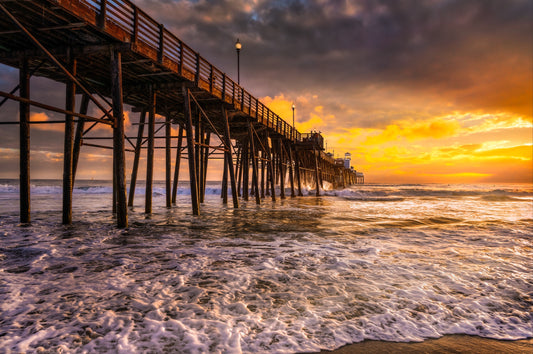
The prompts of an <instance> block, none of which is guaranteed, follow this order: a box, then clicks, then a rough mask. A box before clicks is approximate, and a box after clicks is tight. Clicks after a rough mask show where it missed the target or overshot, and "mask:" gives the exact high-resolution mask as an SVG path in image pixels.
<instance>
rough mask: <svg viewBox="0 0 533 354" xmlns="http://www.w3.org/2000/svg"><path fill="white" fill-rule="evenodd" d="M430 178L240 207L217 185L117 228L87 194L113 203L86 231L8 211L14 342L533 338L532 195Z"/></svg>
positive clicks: (211, 344)
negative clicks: (22, 223) (195, 201)
mask: <svg viewBox="0 0 533 354" xmlns="http://www.w3.org/2000/svg"><path fill="white" fill-rule="evenodd" d="M415 187H416V188H417V189H424V188H428V189H430V191H429V192H428V193H426V194H425V196H422V197H421V196H419V194H421V193H419V192H416V193H414V194H416V195H413V194H411V195H407V196H406V195H405V194H408V193H406V192H404V191H399V192H397V193H396V194H402V193H403V194H404V199H402V200H398V201H392V202H391V201H380V200H376V197H395V194H394V193H393V191H392V189H393V187H392V186H384V187H382V190H380V187H379V186H365V187H362V188H358V187H355V188H352V189H347V190H343V191H339V193H340V194H352V195H361V196H364V195H371V196H372V198H373V199H372V200H364V199H353V198H351V199H350V198H346V197H345V196H344V195H340V196H339V195H337V196H333V195H332V196H325V197H321V198H315V197H305V198H294V199H290V198H288V199H286V200H284V201H279V202H278V203H268V202H267V201H265V202H264V205H263V206H261V207H256V206H255V204H254V203H253V202H248V203H243V205H242V208H241V209H239V210H234V209H232V208H227V207H223V206H222V205H221V201H220V198H219V196H218V194H217V193H213V194H210V195H209V196H208V198H207V201H206V204H205V205H204V206H203V207H202V215H201V216H200V217H192V216H191V215H190V210H189V206H188V205H185V201H186V200H187V198H186V195H185V196H183V197H182V198H181V199H179V200H178V202H179V203H181V204H179V205H181V207H178V208H176V209H173V210H172V211H168V210H166V208H164V207H161V209H158V208H157V207H156V208H155V209H154V215H153V216H152V218H151V219H145V218H144V217H143V216H142V214H141V212H136V211H133V212H132V215H130V222H131V225H132V226H131V227H130V228H129V229H128V230H117V229H116V228H115V227H114V220H113V219H112V218H111V217H110V215H109V210H106V209H105V207H104V206H105V205H107V204H106V203H107V199H105V201H104V200H103V198H101V197H99V194H95V193H87V194H83V195H81V196H80V198H82V199H81V201H83V200H88V201H91V202H99V203H100V204H99V205H96V206H93V207H92V208H91V210H90V211H88V212H86V213H81V214H80V213H76V210H75V213H74V215H75V219H76V218H78V220H75V224H74V226H72V227H63V226H61V225H59V222H60V221H54V220H53V219H54V218H56V219H59V220H60V218H58V216H59V215H60V214H59V210H56V211H54V210H50V211H49V212H47V214H46V217H40V215H36V219H37V221H34V223H33V224H32V225H31V226H29V227H19V226H17V224H16V216H15V215H4V216H2V217H0V226H1V228H2V234H0V236H1V237H3V239H2V243H1V245H0V275H1V276H0V309H1V314H0V323H1V326H0V347H1V348H4V349H5V350H7V351H12V352H24V351H26V352H33V351H37V350H38V349H39V348H41V349H43V350H47V351H48V350H49V351H58V350H63V351H67V352H68V351H78V352H86V353H91V352H120V353H131V352H143V351H154V352H169V351H180V352H191V353H202V352H228V353H240V352H247V353H248V352H250V353H251V352H280V353H283V352H286V353H292V352H306V351H307V352H308V351H318V350H320V349H333V348H336V347H339V346H342V345H344V344H347V343H352V342H358V341H362V340H365V339H374V340H388V341H421V340H424V339H426V338H437V337H440V336H442V335H445V334H470V335H480V336H483V337H488V338H496V339H506V340H513V339H522V338H528V337H531V335H532V328H531V324H532V323H533V316H532V314H531V306H533V300H532V298H533V266H532V265H531V262H530V259H531V258H532V256H533V254H532V253H533V252H532V250H533V230H532V225H531V219H532V217H531V210H530V209H529V203H528V202H527V201H525V202H512V203H510V202H505V201H504V202H502V201H494V200H487V199H483V198H479V196H480V195H484V194H483V193H485V192H479V191H477V190H476V191H475V192H476V193H477V195H476V196H472V194H474V193H473V192H472V193H469V194H468V195H463V196H462V197H459V198H436V199H426V196H427V195H428V194H430V195H432V196H435V195H437V194H439V193H440V192H435V191H434V189H435V187H434V186H431V187H425V186H415ZM210 188H213V189H216V188H217V187H215V186H213V187H210ZM404 188H407V189H409V188H413V186H404ZM502 188H503V187H499V188H498V190H502ZM398 189H402V188H398ZM463 190H464V189H463ZM503 190H504V191H505V193H508V194H513V193H514V194H522V196H524V193H523V192H520V191H514V192H509V191H507V190H506V189H503ZM452 192H453V191H452ZM409 193H411V192H409ZM487 193H489V192H487ZM490 193H492V192H490ZM499 193H500V192H499ZM441 194H443V193H441ZM451 194H452V193H451ZM463 194H467V193H463ZM485 195H486V194H485ZM107 197H109V195H106V198H107ZM83 198H86V199H83ZM158 201H159V199H158V198H156V199H155V202H158ZM50 219H52V220H50Z"/></svg>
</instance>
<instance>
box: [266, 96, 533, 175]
mask: <svg viewBox="0 0 533 354" xmlns="http://www.w3.org/2000/svg"><path fill="white" fill-rule="evenodd" d="M263 102H265V103H266V104H267V105H268V106H269V107H270V108H271V109H272V110H273V111H275V112H277V113H278V114H280V116H282V117H283V118H284V119H285V120H286V121H288V122H290V119H291V117H292V110H291V107H292V104H293V102H294V104H295V105H296V107H297V112H298V114H297V115H296V127H297V129H298V130H299V131H300V132H303V133H305V132H308V131H310V130H312V129H314V130H320V131H322V132H323V134H324V137H325V139H326V141H327V143H328V150H329V151H330V152H334V153H335V156H337V157H340V156H343V155H344V153H345V152H350V153H351V154H352V165H354V167H355V168H356V170H360V171H362V172H364V173H365V175H366V176H367V181H369V182H376V183H377V182H385V183H395V182H411V183H416V182H420V183H424V182H429V183H431V182H436V183H441V182H443V183H474V182H491V181H494V182H496V181H507V182H526V183H527V182H533V180H532V168H533V164H532V161H533V156H532V155H533V147H532V132H533V123H532V121H531V118H530V117H526V116H522V115H517V114H512V113H507V112H497V113H493V114H490V113H486V112H457V111H454V112H450V113H447V114H444V115H440V116H422V117H420V116H418V117H413V116H409V115H407V114H406V116H405V117H403V118H401V119H393V120H390V123H388V124H385V125H383V126H379V125H377V126H374V127H366V128H365V127H358V126H357V122H354V123H352V125H353V126H350V122H349V121H346V120H344V121H343V120H342V118H340V117H338V116H336V115H333V114H328V112H327V111H326V109H325V108H324V105H322V104H321V103H320V98H319V97H317V96H316V95H305V96H301V97H296V98H294V99H291V98H289V97H288V96H286V95H284V94H280V95H277V96H275V97H274V98H271V97H265V98H264V99H263ZM391 115H392V114H391Z"/></svg>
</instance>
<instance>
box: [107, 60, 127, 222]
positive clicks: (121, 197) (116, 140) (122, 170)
mask: <svg viewBox="0 0 533 354" xmlns="http://www.w3.org/2000/svg"><path fill="white" fill-rule="evenodd" d="M111 96H112V98H113V117H115V122H114V127H113V161H114V172H115V176H116V191H117V194H116V196H117V204H116V207H117V227H120V228H124V227H128V207H127V202H126V154H125V151H124V106H123V103H122V57H121V53H120V52H119V51H117V50H115V51H113V53H112V54H111Z"/></svg>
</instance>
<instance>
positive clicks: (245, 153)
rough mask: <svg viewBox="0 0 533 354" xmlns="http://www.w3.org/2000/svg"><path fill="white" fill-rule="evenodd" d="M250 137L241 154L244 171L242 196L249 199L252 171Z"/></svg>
mask: <svg viewBox="0 0 533 354" xmlns="http://www.w3.org/2000/svg"><path fill="white" fill-rule="evenodd" d="M248 140H249V139H248V138H246V139H245V140H244V141H245V142H244V146H243V149H242V156H241V168H242V169H243V171H242V197H243V199H244V200H248V186H249V185H250V181H249V173H250V157H249V152H248V151H249V149H248V147H249V141H248Z"/></svg>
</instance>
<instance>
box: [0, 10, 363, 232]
mask: <svg viewBox="0 0 533 354" xmlns="http://www.w3.org/2000/svg"><path fill="white" fill-rule="evenodd" d="M0 13H1V14H2V17H3V18H4V20H3V21H1V22H0V63H2V64H5V65H9V66H12V67H15V68H18V69H19V72H20V82H19V85H18V87H16V88H14V89H13V90H11V92H7V91H3V90H2V91H0V96H2V97H4V101H2V103H4V102H5V100H7V99H11V100H15V101H18V102H19V104H20V119H19V121H17V122H6V121H0V123H2V124H18V125H19V126H20V152H21V154H20V182H21V183H20V185H21V188H20V193H21V222H23V223H27V222H29V221H30V220H31V218H30V191H29V180H30V166H29V154H30V125H31V124H33V122H32V121H30V114H29V113H30V106H36V107H39V108H41V109H44V110H50V111H54V112H57V113H61V114H64V117H65V118H64V120H61V121H60V123H61V124H64V125H65V142H64V171H63V223H66V224H68V223H70V222H71V220H72V215H71V214H72V212H71V209H72V185H73V181H74V178H75V174H76V169H77V166H78V163H82V161H80V160H79V153H80V149H81V148H82V147H83V146H93V147H102V148H109V149H112V150H113V161H114V162H113V172H114V173H113V175H114V178H113V179H114V189H115V192H114V193H113V195H114V203H113V209H114V212H116V213H117V224H118V226H119V227H125V226H127V224H128V220H127V215H128V213H127V205H128V204H129V205H132V204H133V198H134V195H133V192H134V190H135V188H134V187H135V184H136V180H137V171H138V167H139V159H140V154H141V151H144V150H145V151H146V154H147V175H146V189H147V190H146V200H145V211H146V212H147V213H150V212H151V209H152V202H151V200H152V184H153V165H154V149H155V140H156V136H155V134H156V125H157V123H156V114H157V115H160V116H162V117H164V122H163V124H161V126H160V127H158V129H163V128H164V131H163V132H164V137H163V140H164V142H165V144H164V147H163V148H164V149H165V163H166V166H165V168H166V187H167V188H166V189H167V207H171V206H172V204H173V203H174V202H175V196H176V188H177V180H178V178H179V165H180V160H181V159H182V158H186V159H187V160H188V165H189V180H190V186H191V204H192V211H193V213H194V214H199V213H200V204H201V203H202V202H203V199H204V195H205V184H206V171H207V167H208V162H209V159H210V158H213V156H212V155H214V152H215V151H219V152H220V154H221V155H223V156H224V173H223V177H222V187H223V188H222V199H223V202H224V203H226V202H227V200H228V185H230V186H231V191H232V199H233V205H234V206H235V207H238V206H239V197H242V198H244V199H245V200H247V199H248V198H249V197H250V195H252V194H253V196H254V197H255V199H256V202H257V203H260V202H261V199H262V198H265V197H267V196H268V197H270V198H272V199H273V200H275V198H276V190H277V189H276V185H278V186H279V196H280V197H281V198H285V187H286V186H285V182H286V181H287V182H288V183H289V185H290V193H291V196H295V195H296V194H297V193H298V194H299V195H301V194H302V183H306V184H311V183H312V185H313V186H315V187H316V194H317V195H318V194H319V192H320V188H321V187H322V184H323V182H324V181H327V182H329V183H332V184H333V185H334V186H346V185H350V184H354V183H362V182H363V179H362V174H361V173H360V172H356V171H354V170H353V169H349V168H345V167H344V166H338V165H336V164H335V161H334V160H333V158H332V157H330V156H329V155H327V154H326V153H325V151H324V149H323V139H322V137H321V135H320V134H318V133H312V134H302V133H300V132H298V131H297V130H296V129H294V127H292V126H291V125H290V124H288V123H287V122H285V121H284V120H283V119H282V118H281V117H280V116H278V115H277V114H276V113H274V112H272V111H271V110H270V109H269V108H268V107H266V106H265V105H264V104H263V103H262V102H260V101H259V100H258V99H257V98H255V97H254V96H252V95H251V94H250V93H249V92H248V91H246V90H245V89H244V88H243V87H241V86H240V85H238V84H237V83H236V82H235V81H234V80H232V79H231V78H230V77H228V76H227V75H226V74H225V73H224V72H223V71H221V70H220V69H218V68H216V67H215V66H213V65H212V64H211V63H209V62H208V61H207V60H206V59H205V58H203V57H202V56H201V55H200V54H199V53H197V52H196V51H194V50H193V49H191V48H190V47H189V46H187V45H186V44H185V43H183V42H182V41H181V40H180V39H179V38H178V37H176V36H175V35H174V34H172V33H171V32H169V31H168V30H167V29H166V28H165V27H164V26H163V25H162V24H160V23H158V22H157V21H155V20H154V19H152V18H151V17H150V16H148V15H147V14H146V13H145V12H144V11H142V10H141V9H139V8H138V7H136V6H135V5H134V4H133V3H131V2H130V1H126V0H92V1H91V0H69V1H66V0H27V1H2V2H0ZM31 76H41V77H46V78H49V79H51V80H54V81H57V82H62V83H65V85H66V97H65V101H66V102H65V106H64V107H63V108H60V107H55V106H51V105H48V104H46V103H41V102H36V101H33V100H31V98H30V77H31ZM17 91H18V95H15V94H16V93H17ZM77 94H78V95H81V96H82V97H81V104H80V109H79V111H78V112H75V109H74V107H76V95H77ZM124 104H127V105H130V106H132V107H133V111H135V112H138V113H139V118H138V121H137V122H135V123H134V124H136V125H138V135H137V137H127V136H125V135H124ZM0 105H1V104H0ZM89 105H94V106H95V107H94V108H95V109H92V110H91V111H95V110H96V111H98V110H99V111H100V115H99V116H96V117H95V116H89V115H88V114H87V112H89V109H88V107H89ZM0 109H1V107H0ZM98 124H106V125H109V126H111V127H112V128H113V129H112V130H113V136H112V137H111V136H110V137H108V139H107V141H106V140H105V139H103V140H104V143H103V144H100V142H98V144H97V143H95V142H94V140H95V139H97V138H96V137H91V130H92V127H93V126H94V125H98ZM173 126H174V127H177V128H178V129H179V134H178V135H177V136H172V133H171V132H172V130H171V127H173ZM98 139H100V138H98ZM176 141H177V143H176ZM109 142H112V145H106V143H109ZM173 144H175V146H174V145H173ZM128 151H131V152H132V153H133V161H132V163H133V168H132V174H131V176H130V188H129V190H130V192H131V193H130V195H129V196H127V188H126V176H125V170H126V169H125V165H126V152H128ZM173 151H174V152H175V158H174V157H173V156H172V155H171V154H172V152H173ZM172 165H174V166H172ZM172 169H173V170H174V171H172ZM250 170H251V172H252V173H251V176H250ZM287 173H288V178H287Z"/></svg>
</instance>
